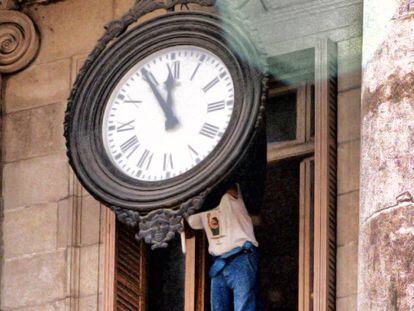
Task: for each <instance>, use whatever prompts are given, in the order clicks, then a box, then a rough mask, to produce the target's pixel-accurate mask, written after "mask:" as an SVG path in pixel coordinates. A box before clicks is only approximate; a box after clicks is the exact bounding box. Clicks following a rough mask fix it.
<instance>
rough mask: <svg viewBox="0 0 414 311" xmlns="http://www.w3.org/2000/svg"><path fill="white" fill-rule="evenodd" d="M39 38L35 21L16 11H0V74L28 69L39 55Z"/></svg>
mask: <svg viewBox="0 0 414 311" xmlns="http://www.w3.org/2000/svg"><path fill="white" fill-rule="evenodd" d="M38 50H39V36H38V34H37V32H36V28H35V26H34V24H33V21H32V20H31V19H30V18H29V17H28V16H27V15H25V14H23V13H21V12H19V11H14V10H0V74H2V73H13V72H16V71H19V70H21V69H23V68H24V67H26V66H27V65H28V64H29V63H30V62H31V61H32V60H33V59H34V58H35V56H36V55H37V52H38Z"/></svg>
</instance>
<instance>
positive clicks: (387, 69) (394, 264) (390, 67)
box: [358, 0, 414, 311]
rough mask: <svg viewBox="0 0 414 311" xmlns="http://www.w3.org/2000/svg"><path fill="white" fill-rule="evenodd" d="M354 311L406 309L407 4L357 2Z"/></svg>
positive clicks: (409, 159) (412, 169)
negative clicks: (360, 32)
mask: <svg viewBox="0 0 414 311" xmlns="http://www.w3.org/2000/svg"><path fill="white" fill-rule="evenodd" d="M362 89H363V95H362V145H361V190H360V191H361V197H360V198H361V205H360V235H359V269H358V270H359V271H358V276H359V280H358V286H359V288H358V310H360V311H362V310H363V311H365V310H367V311H368V310H369V311H376V310H381V311H382V310H384V311H388V310H393V311H394V310H414V251H413V246H414V201H413V197H412V193H414V1H413V0H381V1H378V0H364V42H363V81H362Z"/></svg>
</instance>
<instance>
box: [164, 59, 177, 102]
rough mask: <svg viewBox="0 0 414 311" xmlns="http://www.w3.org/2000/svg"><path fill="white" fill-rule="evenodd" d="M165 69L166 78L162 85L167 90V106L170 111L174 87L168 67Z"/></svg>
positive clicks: (173, 80)
mask: <svg viewBox="0 0 414 311" xmlns="http://www.w3.org/2000/svg"><path fill="white" fill-rule="evenodd" d="M167 68H168V77H167V80H165V82H164V85H165V88H166V89H167V106H168V107H170V109H171V110H172V106H173V96H172V91H173V88H174V86H175V79H174V77H173V75H172V73H171V68H170V66H168V65H167Z"/></svg>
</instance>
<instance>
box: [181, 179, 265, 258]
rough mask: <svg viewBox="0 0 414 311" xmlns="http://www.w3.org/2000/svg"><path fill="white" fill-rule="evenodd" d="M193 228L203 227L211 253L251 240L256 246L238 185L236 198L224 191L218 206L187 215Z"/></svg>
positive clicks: (221, 253)
mask: <svg viewBox="0 0 414 311" xmlns="http://www.w3.org/2000/svg"><path fill="white" fill-rule="evenodd" d="M187 221H188V223H189V225H190V227H191V228H193V229H196V230H198V229H204V231H205V232H206V234H207V238H208V244H209V247H208V251H209V253H210V254H211V255H214V256H220V255H223V254H225V253H227V252H229V251H231V250H232V249H234V248H236V247H239V246H243V244H244V243H245V242H251V243H252V244H253V245H254V246H258V245H259V243H257V240H256V238H255V236H254V231H253V223H252V219H251V218H250V215H249V213H248V211H247V209H246V207H245V205H244V202H243V198H242V195H241V192H240V187H238V198H237V199H236V198H234V197H233V196H231V195H230V194H228V193H226V194H224V195H223V197H222V198H221V201H220V204H219V206H217V207H216V208H215V209H212V210H209V211H207V212H203V213H199V214H195V215H192V216H190V217H188V219H187Z"/></svg>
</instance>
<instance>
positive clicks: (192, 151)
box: [187, 145, 198, 156]
mask: <svg viewBox="0 0 414 311" xmlns="http://www.w3.org/2000/svg"><path fill="white" fill-rule="evenodd" d="M187 147H188V149H189V150H190V153H194V154H195V155H197V156H198V152H197V151H196V150H195V149H194V148H193V147H191V145H187Z"/></svg>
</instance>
